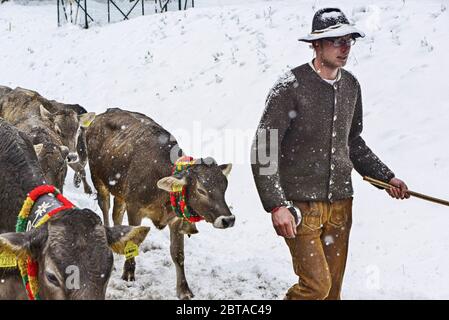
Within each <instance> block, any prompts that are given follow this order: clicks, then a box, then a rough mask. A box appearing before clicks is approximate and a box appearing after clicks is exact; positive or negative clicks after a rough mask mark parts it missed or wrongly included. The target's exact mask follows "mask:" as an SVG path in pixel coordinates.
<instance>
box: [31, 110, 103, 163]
mask: <svg viewBox="0 0 449 320" xmlns="http://www.w3.org/2000/svg"><path fill="white" fill-rule="evenodd" d="M40 115H41V118H42V119H43V120H44V121H46V122H49V123H50V125H51V129H52V130H53V131H54V132H55V133H56V134H57V135H58V136H59V138H60V140H61V142H62V144H63V145H64V146H66V147H67V148H69V154H68V155H67V161H68V163H74V162H78V159H79V157H78V153H77V150H76V146H77V142H78V135H79V129H80V126H81V127H87V126H89V124H90V123H91V122H92V120H93V119H94V118H95V113H93V112H88V113H84V114H81V115H79V114H78V113H77V112H76V111H74V110H71V109H70V108H67V109H63V110H59V111H57V112H54V113H51V112H50V111H48V110H47V109H45V107H44V106H43V105H41V106H40Z"/></svg>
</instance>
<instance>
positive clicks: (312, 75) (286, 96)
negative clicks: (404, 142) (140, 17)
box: [251, 64, 394, 212]
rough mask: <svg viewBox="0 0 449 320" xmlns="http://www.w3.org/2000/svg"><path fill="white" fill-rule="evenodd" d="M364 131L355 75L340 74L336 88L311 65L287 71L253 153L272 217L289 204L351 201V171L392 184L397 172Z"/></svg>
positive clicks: (268, 106) (260, 187) (271, 100)
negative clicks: (377, 152) (373, 148)
mask: <svg viewBox="0 0 449 320" xmlns="http://www.w3.org/2000/svg"><path fill="white" fill-rule="evenodd" d="M272 129H277V132H276V131H273V132H271V133H270V130H272ZM361 132H362V97H361V92H360V85H359V83H358V81H357V79H356V78H355V77H354V76H353V75H352V74H351V73H349V72H348V71H346V70H344V69H341V73H340V77H339V79H338V80H337V81H336V82H335V83H334V85H331V84H329V83H327V82H326V81H324V80H323V79H322V78H321V77H320V76H319V75H318V74H317V73H316V72H315V70H313V69H312V67H311V66H310V65H309V64H304V65H301V66H299V67H297V68H295V69H293V70H291V71H290V72H288V73H287V74H286V75H285V76H284V77H283V78H281V79H280V80H279V81H278V82H277V83H276V85H275V86H274V87H273V88H272V89H271V91H270V93H269V95H268V97H267V101H266V108H265V111H264V113H263V115H262V119H261V121H260V124H259V127H258V131H257V134H256V138H255V139H254V142H253V146H252V150H251V163H252V170H253V176H254V180H255V182H256V187H257V190H258V192H259V196H260V198H261V200H262V204H263V206H264V209H265V210H266V211H267V212H270V211H271V210H272V209H274V208H275V207H279V206H284V205H286V204H287V201H330V202H333V201H335V200H339V199H346V198H349V197H351V196H352V195H353V189H352V182H351V171H352V168H355V170H356V171H357V172H358V173H360V174H361V175H362V176H370V177H372V178H375V179H378V180H381V181H385V182H388V181H389V180H390V179H391V178H393V177H394V173H393V172H392V171H391V170H390V169H389V168H388V167H387V166H386V165H385V164H384V163H382V161H380V159H379V158H378V157H377V156H376V155H375V154H374V153H373V152H372V151H371V149H370V148H368V146H367V145H366V144H365V141H364V140H363V139H362V137H361V136H360V134H361ZM276 138H277V142H278V143H277V144H276V143H275V142H276ZM273 143H274V144H273ZM271 144H273V146H274V148H273V147H271V148H270V145H271ZM270 152H271V154H270ZM273 152H274V153H276V152H277V153H278V156H273ZM268 159H270V160H268ZM273 168H274V169H273Z"/></svg>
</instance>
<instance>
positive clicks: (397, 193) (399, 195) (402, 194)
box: [386, 178, 410, 199]
mask: <svg viewBox="0 0 449 320" xmlns="http://www.w3.org/2000/svg"><path fill="white" fill-rule="evenodd" d="M389 183H390V184H391V185H393V186H395V187H396V188H391V189H388V190H386V191H387V192H388V194H389V195H390V196H391V197H392V198H396V199H408V198H410V194H409V193H408V192H407V191H408V187H407V185H406V184H405V183H404V181H402V180H401V179H398V178H393V179H391V180H390V181H389Z"/></svg>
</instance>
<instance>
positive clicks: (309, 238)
mask: <svg viewBox="0 0 449 320" xmlns="http://www.w3.org/2000/svg"><path fill="white" fill-rule="evenodd" d="M359 37H364V34H363V32H361V31H359V30H357V29H356V28H355V27H354V26H353V25H351V24H350V23H349V21H348V19H347V18H346V16H345V15H344V14H343V12H342V11H341V10H340V9H335V8H325V9H321V10H319V11H318V12H316V14H315V16H314V18H313V23H312V32H311V33H310V34H309V35H308V36H306V37H304V38H301V39H299V40H300V41H304V42H307V43H310V44H311V45H312V47H313V49H314V51H315V55H316V56H315V59H313V61H312V62H310V63H306V64H303V65H301V66H299V67H296V68H294V69H293V70H291V71H289V72H288V73H287V74H286V75H285V76H284V77H283V78H281V79H280V80H279V81H278V83H277V84H276V85H275V86H274V87H273V88H272V90H271V91H270V93H269V95H268V98H267V101H266V108H265V111H264V113H263V116H262V119H261V121H260V124H259V127H258V131H257V135H256V139H255V141H254V143H253V147H252V170H253V175H254V179H255V182H256V186H257V189H258V192H259V195H260V198H261V201H262V204H263V206H264V209H265V210H266V211H267V212H271V216H272V221H273V226H274V228H275V230H276V232H277V234H278V235H279V236H282V237H284V238H285V240H286V242H287V245H288V247H289V249H290V252H291V255H292V260H293V267H294V270H295V273H296V274H297V275H298V276H299V280H298V283H297V284H295V285H294V286H292V287H291V288H290V289H289V290H288V292H287V294H286V296H285V298H286V299H340V291H341V286H342V281H343V274H344V271H345V265H346V257H347V250H348V241H349V231H350V228H351V221H352V195H353V189H352V183H351V171H352V168H355V170H356V171H357V172H358V173H360V174H361V175H362V176H369V177H372V178H375V179H378V180H381V181H384V182H388V183H390V184H391V185H393V186H395V187H394V188H392V189H390V190H387V192H388V193H389V194H390V196H391V197H393V198H396V199H405V198H409V197H410V195H409V194H408V192H407V191H408V189H407V186H406V184H405V183H404V182H403V181H402V180H400V179H398V178H396V177H395V175H394V173H393V172H392V171H391V170H390V169H389V168H388V167H387V166H386V165H385V164H384V163H383V162H382V161H381V160H380V159H379V158H378V157H377V156H376V155H375V154H374V153H373V152H372V151H371V149H370V148H368V146H367V145H366V144H365V142H364V140H363V139H362V137H361V136H360V134H361V132H362V114H363V113H362V98H361V90H360V85H359V83H358V81H357V79H356V78H355V77H354V76H353V75H352V74H351V73H349V72H348V71H346V70H344V69H343V68H342V67H343V66H345V65H346V62H347V59H348V56H349V52H350V50H351V45H353V44H354V43H355V39H356V38H359ZM276 152H277V157H274V159H272V157H271V155H272V154H273V153H275V154H276ZM268 154H270V161H269V162H267V161H265V156H266V155H268ZM267 165H268V166H267ZM296 208H299V210H296Z"/></svg>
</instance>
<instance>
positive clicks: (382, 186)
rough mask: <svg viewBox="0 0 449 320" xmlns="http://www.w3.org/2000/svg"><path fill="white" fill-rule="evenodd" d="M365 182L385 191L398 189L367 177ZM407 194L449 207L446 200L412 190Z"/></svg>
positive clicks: (364, 178)
mask: <svg viewBox="0 0 449 320" xmlns="http://www.w3.org/2000/svg"><path fill="white" fill-rule="evenodd" d="M363 180H365V181H368V182H369V183H371V184H373V185H375V186H378V187H381V188H384V189H391V188H396V187H395V186H393V185H391V184H389V183H386V182H383V181H379V180H376V179H373V178H371V177H366V176H365V177H363ZM407 193H408V194H409V195H411V196H414V197H417V198H420V199H423V200H427V201H432V202H435V203H438V204H442V205H445V206H449V201H446V200H442V199H438V198H434V197H430V196H427V195H425V194H422V193H418V192H415V191H411V190H407Z"/></svg>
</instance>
